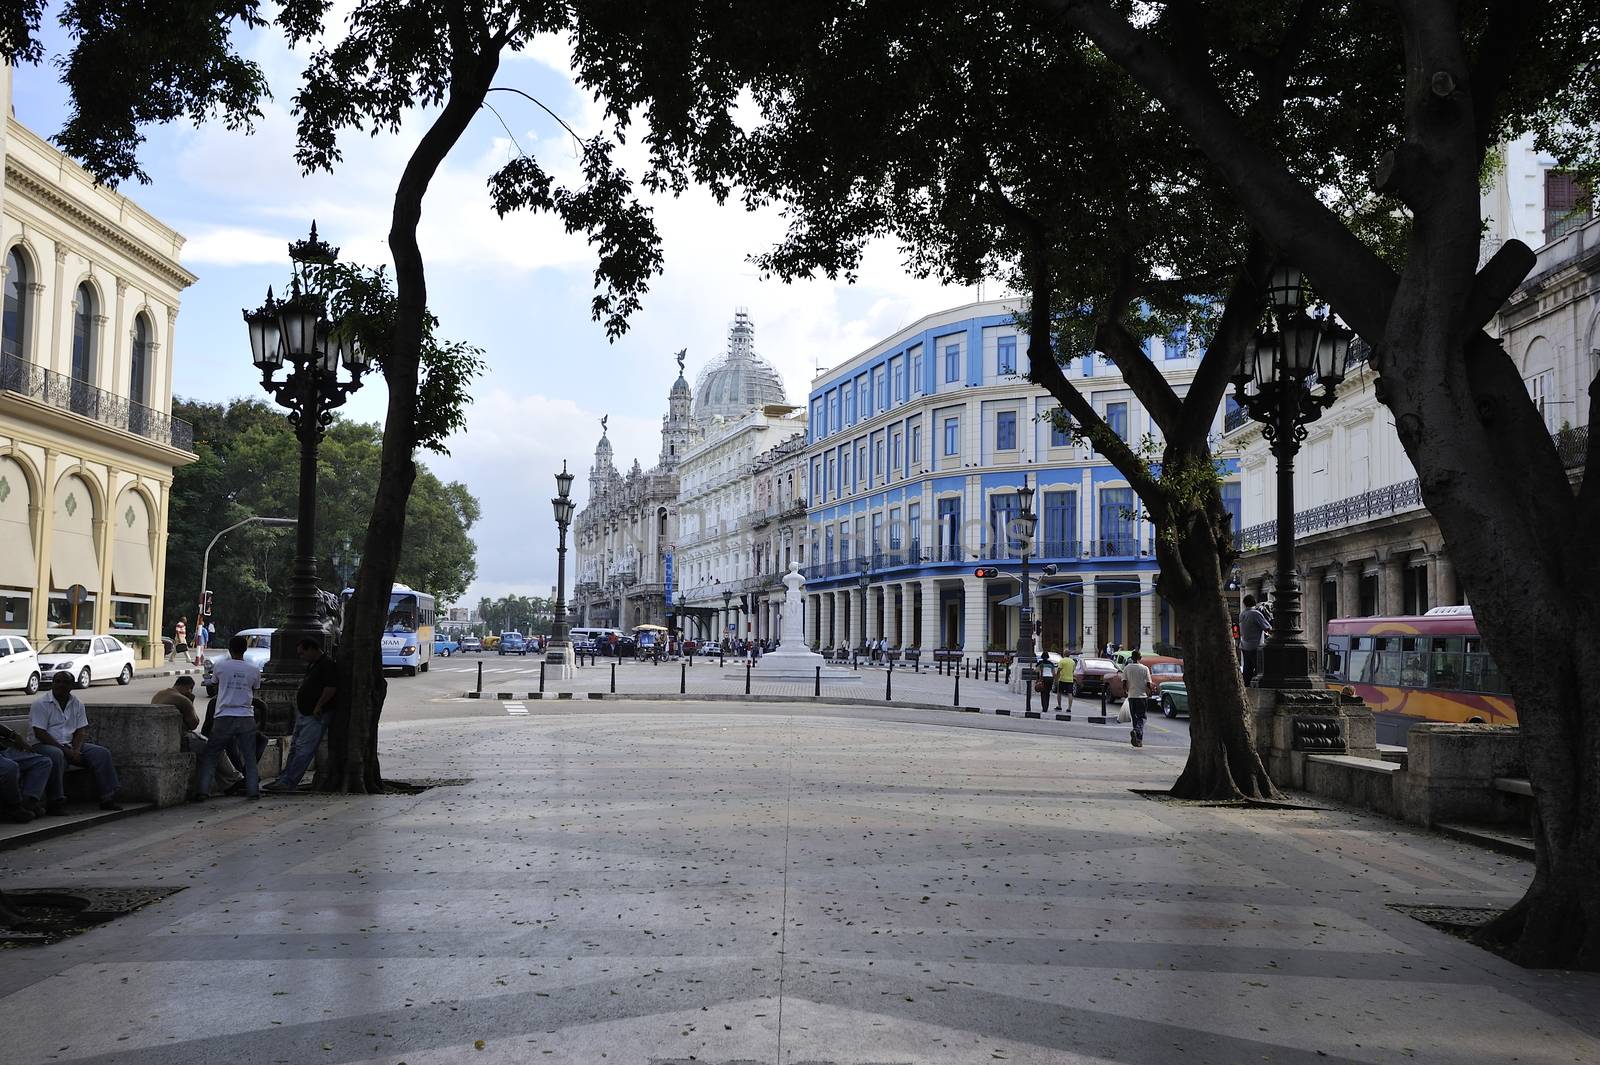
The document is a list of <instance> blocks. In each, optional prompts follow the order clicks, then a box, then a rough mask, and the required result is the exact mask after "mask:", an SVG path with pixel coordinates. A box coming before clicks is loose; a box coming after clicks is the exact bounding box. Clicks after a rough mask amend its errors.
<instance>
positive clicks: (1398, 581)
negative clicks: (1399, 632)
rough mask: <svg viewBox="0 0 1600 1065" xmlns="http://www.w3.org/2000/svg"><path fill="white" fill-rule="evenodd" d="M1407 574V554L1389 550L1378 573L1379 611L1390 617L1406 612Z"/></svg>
mask: <svg viewBox="0 0 1600 1065" xmlns="http://www.w3.org/2000/svg"><path fill="white" fill-rule="evenodd" d="M1405 574H1406V558H1405V556H1404V555H1403V554H1401V553H1400V552H1399V551H1391V552H1389V555H1388V557H1387V558H1385V559H1384V560H1383V562H1382V565H1381V566H1380V568H1379V573H1378V602H1379V603H1380V604H1381V606H1380V609H1379V613H1381V614H1383V615H1386V616H1388V617H1394V616H1396V615H1397V614H1404V613H1405V602H1406V600H1405V585H1404V583H1403V582H1404V581H1405Z"/></svg>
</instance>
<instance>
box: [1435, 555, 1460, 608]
mask: <svg viewBox="0 0 1600 1065" xmlns="http://www.w3.org/2000/svg"><path fill="white" fill-rule="evenodd" d="M1433 568H1434V572H1435V573H1436V574H1437V575H1436V576H1435V578H1434V580H1435V582H1436V584H1437V585H1438V595H1437V596H1435V598H1434V602H1435V603H1436V604H1437V605H1439V606H1458V605H1460V603H1461V600H1462V595H1461V589H1460V588H1458V587H1456V564H1455V563H1454V562H1451V561H1450V556H1449V555H1447V554H1445V553H1444V552H1443V551H1442V550H1441V551H1440V552H1439V553H1438V554H1436V555H1434V556H1433Z"/></svg>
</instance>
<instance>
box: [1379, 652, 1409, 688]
mask: <svg viewBox="0 0 1600 1065" xmlns="http://www.w3.org/2000/svg"><path fill="white" fill-rule="evenodd" d="M1400 657H1401V654H1400V652H1399V651H1374V652H1373V653H1372V661H1373V667H1372V683H1374V684H1388V685H1397V684H1400V683H1401V680H1400V675H1401V673H1402V672H1403V671H1402V668H1401V661H1400Z"/></svg>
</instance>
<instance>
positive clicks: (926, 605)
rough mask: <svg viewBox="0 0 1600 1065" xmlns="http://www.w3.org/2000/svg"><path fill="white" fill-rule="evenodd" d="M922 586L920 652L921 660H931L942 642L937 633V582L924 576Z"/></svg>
mask: <svg viewBox="0 0 1600 1065" xmlns="http://www.w3.org/2000/svg"><path fill="white" fill-rule="evenodd" d="M919 583H920V584H921V586H922V652H923V655H922V657H923V661H925V662H930V663H931V662H932V661H933V651H934V650H935V649H937V648H938V647H940V646H941V645H942V644H943V642H944V641H943V639H942V638H941V636H940V633H939V582H938V581H936V580H934V579H932V578H931V577H925V578H923V580H922V581H920V582H919Z"/></svg>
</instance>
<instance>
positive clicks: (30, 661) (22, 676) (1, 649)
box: [0, 636, 39, 695]
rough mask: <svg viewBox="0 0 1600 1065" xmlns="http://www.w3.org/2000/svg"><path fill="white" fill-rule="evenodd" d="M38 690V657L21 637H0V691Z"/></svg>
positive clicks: (28, 691) (31, 692) (30, 691)
mask: <svg viewBox="0 0 1600 1065" xmlns="http://www.w3.org/2000/svg"><path fill="white" fill-rule="evenodd" d="M17 688H20V689H22V690H23V691H24V692H26V693H27V694H29V695H32V694H33V693H34V692H36V691H38V690H39V655H38V654H37V653H36V652H35V651H34V649H33V644H31V643H29V642H28V641H27V640H24V639H23V638H22V637H21V636H0V691H12V690H13V689H17Z"/></svg>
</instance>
